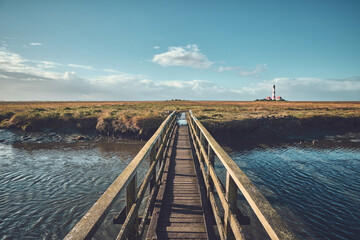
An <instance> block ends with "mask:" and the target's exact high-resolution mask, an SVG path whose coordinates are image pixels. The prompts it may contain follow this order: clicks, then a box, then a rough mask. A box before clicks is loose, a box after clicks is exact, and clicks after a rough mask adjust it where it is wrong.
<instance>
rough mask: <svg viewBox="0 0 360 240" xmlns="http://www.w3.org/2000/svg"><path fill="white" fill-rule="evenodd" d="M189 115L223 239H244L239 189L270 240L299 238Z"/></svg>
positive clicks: (209, 196)
mask: <svg viewBox="0 0 360 240" xmlns="http://www.w3.org/2000/svg"><path fill="white" fill-rule="evenodd" d="M189 114H190V116H189V117H188V123H189V129H190V133H191V137H192V141H193V145H194V148H195V151H196V155H197V158H198V162H199V165H200V169H201V172H202V175H203V178H204V181H205V184H206V190H207V198H208V200H209V202H210V203H211V207H212V209H213V213H214V217H215V220H216V224H217V228H218V231H219V235H220V238H221V239H230V238H231V236H232V235H233V236H234V237H235V238H236V239H245V237H244V235H243V233H242V230H241V226H240V224H239V221H238V219H237V216H236V211H237V194H238V189H239V190H240V192H241V193H242V194H243V196H244V197H245V199H246V200H247V202H248V203H249V205H250V207H251V208H252V210H253V211H254V213H255V214H256V216H257V217H258V219H259V221H260V222H261V224H262V226H263V227H264V228H265V230H266V232H267V234H268V235H269V237H270V238H271V239H297V238H296V237H295V235H294V234H293V233H292V231H290V230H289V228H288V227H287V225H286V223H285V222H284V221H283V220H282V219H281V217H280V215H279V214H278V213H277V212H276V211H275V209H273V207H272V206H271V205H270V203H269V202H268V201H267V200H266V198H265V197H264V196H263V195H262V194H261V193H260V191H259V190H258V189H257V188H256V187H255V186H254V184H253V183H252V182H251V181H250V180H249V178H248V177H247V176H246V175H245V174H244V173H243V172H242V171H241V169H240V168H239V167H238V166H237V165H236V163H235V162H234V161H233V160H232V159H231V158H230V157H229V155H228V154H227V153H226V152H225V151H224V150H223V149H222V147H221V146H220V145H219V144H218V143H217V142H216V141H215V139H214V138H213V137H212V136H211V135H210V133H209V132H208V131H207V130H206V128H205V127H204V126H203V125H202V124H201V123H200V121H199V120H198V119H197V118H196V117H195V116H194V114H193V113H192V112H191V110H190V111H189ZM215 155H216V156H217V157H218V159H219V161H220V163H221V164H222V165H223V166H224V167H225V169H226V187H225V189H224V187H223V184H222V183H221V181H220V180H219V177H218V176H217V174H216V172H215V169H214V161H215ZM214 190H216V193H217V194H218V197H219V199H220V202H221V205H222V206H221V207H222V208H223V209H224V218H223V219H222V217H221V216H220V213H219V209H218V205H217V203H216V200H215V195H214Z"/></svg>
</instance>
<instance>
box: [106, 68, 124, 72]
mask: <svg viewBox="0 0 360 240" xmlns="http://www.w3.org/2000/svg"><path fill="white" fill-rule="evenodd" d="M103 71H104V72H109V73H120V72H119V71H116V70H114V69H111V68H106V69H103Z"/></svg>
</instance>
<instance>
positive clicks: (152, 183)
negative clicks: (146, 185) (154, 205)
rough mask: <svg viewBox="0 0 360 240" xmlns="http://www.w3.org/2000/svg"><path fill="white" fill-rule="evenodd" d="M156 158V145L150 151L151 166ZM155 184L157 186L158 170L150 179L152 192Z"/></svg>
mask: <svg viewBox="0 0 360 240" xmlns="http://www.w3.org/2000/svg"><path fill="white" fill-rule="evenodd" d="M155 158H156V146H153V148H152V149H151V151H150V166H151V164H152V163H153V162H155V160H156V159H155ZM155 169H156V167H155ZM155 186H156V171H154V174H153V176H152V177H151V179H150V192H151V190H152V189H153V188H154V187H155Z"/></svg>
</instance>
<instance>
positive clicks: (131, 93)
mask: <svg viewBox="0 0 360 240" xmlns="http://www.w3.org/2000/svg"><path fill="white" fill-rule="evenodd" d="M30 63H36V66H31V65H30ZM53 65H54V66H57V65H61V66H62V67H64V68H66V67H67V64H60V63H53V62H47V61H38V62H36V61H32V60H27V59H24V58H23V57H22V56H20V55H19V54H16V53H12V52H9V51H6V49H0V96H1V99H0V100H9V101H10V100H104V101H105V100H166V99H173V98H178V99H189V100H254V99H257V98H265V97H267V96H271V93H272V85H273V84H275V85H276V93H277V95H280V96H282V97H283V98H285V99H287V100H309V101H311V100H328V101H329V100H349V101H354V100H359V92H360V77H352V78H344V79H321V78H286V77H283V78H275V79H271V80H264V81H261V82H258V83H252V84H250V85H248V86H243V87H238V88H235V87H223V86H221V84H220V83H215V82H212V81H206V80H199V79H195V80H191V81H181V80H168V81H155V80H152V79H148V78H147V77H145V76H143V75H134V74H127V73H119V72H117V73H115V74H113V75H109V76H98V77H94V78H83V77H81V76H78V75H77V74H76V72H74V71H71V69H70V70H65V71H64V72H59V71H54V69H52V68H51V70H52V71H49V69H50V67H48V66H53Z"/></svg>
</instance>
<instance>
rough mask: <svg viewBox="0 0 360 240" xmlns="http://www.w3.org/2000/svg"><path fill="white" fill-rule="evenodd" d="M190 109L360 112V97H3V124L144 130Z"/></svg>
mask: <svg viewBox="0 0 360 240" xmlns="http://www.w3.org/2000/svg"><path fill="white" fill-rule="evenodd" d="M189 109H191V110H192V111H193V113H194V114H195V116H197V117H198V119H199V120H201V121H202V122H203V123H226V122H230V121H242V120H246V119H259V118H287V117H292V118H298V119H307V118H313V117H318V116H321V117H325V118H327V117H329V118H331V117H340V118H359V117H360V102H236V101H154V102H0V127H2V128H18V129H23V130H35V131H36V130H41V127H43V126H47V125H49V124H50V125H51V124H52V125H54V126H55V127H56V126H57V125H61V124H64V123H76V124H77V125H79V126H80V127H79V128H83V129H85V130H86V129H87V128H90V127H91V126H96V129H97V130H98V131H99V132H101V133H103V134H110V132H118V133H126V132H129V131H131V132H134V133H144V132H146V131H147V130H146V129H147V128H148V127H147V125H151V128H156V127H157V126H158V125H159V124H160V123H161V121H162V120H163V119H164V118H165V117H166V116H167V114H169V113H170V112H171V111H173V110H178V111H187V110H189ZM94 121H95V123H94ZM81 125H82V126H83V127H81ZM84 126H85V127H84Z"/></svg>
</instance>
